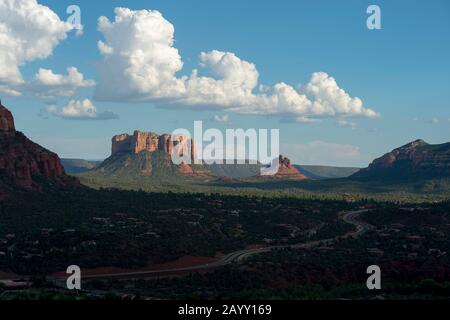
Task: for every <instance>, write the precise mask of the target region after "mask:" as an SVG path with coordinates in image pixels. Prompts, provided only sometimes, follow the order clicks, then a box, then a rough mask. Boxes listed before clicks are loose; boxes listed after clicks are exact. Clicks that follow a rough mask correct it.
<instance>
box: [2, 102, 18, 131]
mask: <svg viewBox="0 0 450 320" xmlns="http://www.w3.org/2000/svg"><path fill="white" fill-rule="evenodd" d="M15 130H16V129H15V127H14V118H13V116H12V113H11V112H10V111H9V110H8V109H6V108H5V107H4V106H2V104H1V102H0V132H12V131H15Z"/></svg>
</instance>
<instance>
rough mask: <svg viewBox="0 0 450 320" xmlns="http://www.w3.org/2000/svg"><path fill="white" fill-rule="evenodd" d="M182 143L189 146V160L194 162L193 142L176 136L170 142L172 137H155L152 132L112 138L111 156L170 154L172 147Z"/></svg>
mask: <svg viewBox="0 0 450 320" xmlns="http://www.w3.org/2000/svg"><path fill="white" fill-rule="evenodd" d="M183 142H186V143H188V144H190V145H189V147H190V150H191V160H192V161H193V162H194V160H195V159H196V153H195V143H194V141H193V140H189V139H188V138H187V137H184V136H178V137H177V138H175V139H174V140H172V136H171V135H170V134H163V135H157V134H156V133H153V132H142V131H135V132H134V134H133V135H132V136H131V135H129V134H126V133H123V134H119V135H116V136H114V137H113V138H112V150H111V154H112V155H115V154H117V153H135V154H137V153H140V152H142V151H149V152H154V151H157V150H159V151H163V152H166V153H168V154H171V153H172V151H173V149H174V147H175V146H176V145H178V144H179V143H183Z"/></svg>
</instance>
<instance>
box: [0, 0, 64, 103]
mask: <svg viewBox="0 0 450 320" xmlns="http://www.w3.org/2000/svg"><path fill="white" fill-rule="evenodd" d="M71 29H72V26H70V25H69V24H68V23H66V22H64V21H61V20H60V19H59V17H58V16H57V15H56V13H55V12H53V11H52V10H51V9H49V8H48V7H46V6H43V5H40V4H38V3H37V1H36V0H2V1H0V91H1V92H3V93H6V92H9V93H10V94H12V95H18V94H19V92H18V91H17V90H16V89H11V86H14V85H20V84H22V83H23V82H24V80H23V78H22V74H21V72H20V67H21V66H22V65H23V64H25V63H27V62H30V61H34V60H37V59H45V58H47V57H49V56H50V55H51V54H52V53H53V49H54V48H55V47H56V46H57V45H58V43H59V42H60V41H62V40H64V39H65V38H66V37H67V33H68V32H69V31H70V30H71Z"/></svg>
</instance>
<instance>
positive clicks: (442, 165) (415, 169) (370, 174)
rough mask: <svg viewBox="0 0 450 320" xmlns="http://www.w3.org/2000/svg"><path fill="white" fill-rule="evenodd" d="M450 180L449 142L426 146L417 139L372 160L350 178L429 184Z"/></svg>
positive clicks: (426, 144)
mask: <svg viewBox="0 0 450 320" xmlns="http://www.w3.org/2000/svg"><path fill="white" fill-rule="evenodd" d="M448 177H450V142H447V143H443V144H435V145H433V144H428V143H426V142H425V141H423V140H421V139H419V140H416V141H413V142H410V143H408V144H406V145H404V146H402V147H400V148H397V149H394V150H392V151H391V152H388V153H386V154H385V155H383V156H382V157H380V158H377V159H375V160H374V161H373V162H372V163H371V164H370V165H369V166H368V167H367V168H364V169H361V170H360V171H358V172H356V173H355V174H353V175H351V176H350V179H355V180H385V181H392V180H429V179H435V178H439V179H440V178H448Z"/></svg>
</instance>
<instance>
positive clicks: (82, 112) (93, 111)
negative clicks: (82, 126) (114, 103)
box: [43, 99, 118, 120]
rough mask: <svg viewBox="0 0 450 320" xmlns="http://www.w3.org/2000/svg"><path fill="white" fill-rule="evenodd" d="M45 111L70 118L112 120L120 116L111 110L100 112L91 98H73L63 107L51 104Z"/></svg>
mask: <svg viewBox="0 0 450 320" xmlns="http://www.w3.org/2000/svg"><path fill="white" fill-rule="evenodd" d="M43 112H44V113H46V114H52V115H54V116H57V117H60V118H63V119H70V120H110V119H117V118H118V116H117V115H116V114H114V113H112V112H111V111H104V112H101V113H98V112H97V108H96V107H95V106H94V105H93V104H92V102H91V101H90V100H89V99H85V100H83V101H78V100H71V101H70V102H69V103H68V104H67V105H66V106H65V107H63V108H61V109H58V108H56V107H55V106H49V107H47V108H46V109H44V110H43Z"/></svg>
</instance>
